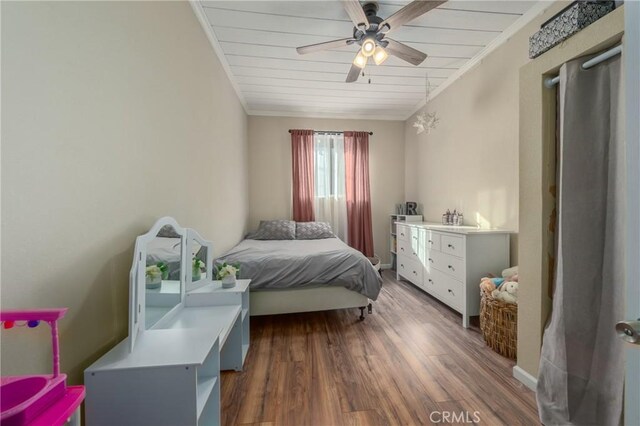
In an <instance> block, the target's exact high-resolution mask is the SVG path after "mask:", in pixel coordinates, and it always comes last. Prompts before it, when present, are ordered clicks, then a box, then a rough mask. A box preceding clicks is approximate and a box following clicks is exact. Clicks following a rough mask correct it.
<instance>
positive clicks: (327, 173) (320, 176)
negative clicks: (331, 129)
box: [313, 133, 347, 242]
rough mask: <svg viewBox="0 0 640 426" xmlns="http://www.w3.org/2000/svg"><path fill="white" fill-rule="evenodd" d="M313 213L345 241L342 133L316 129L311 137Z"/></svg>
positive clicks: (345, 217) (345, 209) (345, 220)
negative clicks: (321, 131) (313, 182)
mask: <svg viewBox="0 0 640 426" xmlns="http://www.w3.org/2000/svg"><path fill="white" fill-rule="evenodd" d="M313 159H314V161H313V168H314V181H315V185H314V203H313V205H314V214H315V218H316V220H317V221H319V222H328V223H329V224H330V225H331V228H332V229H333V233H334V234H335V235H336V236H337V237H338V238H340V239H342V240H343V241H345V242H346V241H347V240H346V238H347V201H346V191H345V169H344V167H345V164H344V135H343V134H342V133H338V134H335V133H333V134H331V133H316V134H315V135H314V137H313Z"/></svg>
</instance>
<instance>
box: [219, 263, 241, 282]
mask: <svg viewBox="0 0 640 426" xmlns="http://www.w3.org/2000/svg"><path fill="white" fill-rule="evenodd" d="M238 272H240V265H238V264H235V265H227V264H226V263H223V264H222V265H218V273H217V278H218V279H219V280H221V279H223V278H224V277H227V276H233V277H235V276H237V275H238Z"/></svg>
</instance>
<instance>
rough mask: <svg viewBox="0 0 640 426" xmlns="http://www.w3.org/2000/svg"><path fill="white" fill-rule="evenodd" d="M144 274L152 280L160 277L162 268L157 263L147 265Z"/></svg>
mask: <svg viewBox="0 0 640 426" xmlns="http://www.w3.org/2000/svg"><path fill="white" fill-rule="evenodd" d="M145 275H146V276H147V277H149V278H150V279H151V280H152V281H153V280H154V279H157V278H162V269H160V267H159V266H158V265H151V266H147V269H146V272H145Z"/></svg>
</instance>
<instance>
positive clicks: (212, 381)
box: [196, 376, 218, 418]
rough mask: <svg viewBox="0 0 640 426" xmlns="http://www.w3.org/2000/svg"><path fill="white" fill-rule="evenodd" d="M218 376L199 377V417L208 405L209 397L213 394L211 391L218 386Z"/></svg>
mask: <svg viewBox="0 0 640 426" xmlns="http://www.w3.org/2000/svg"><path fill="white" fill-rule="evenodd" d="M217 381H218V378H217V377H216V376H210V377H198V383H197V399H196V406H197V407H198V418H200V415H201V414H202V410H204V407H205V406H206V405H207V402H208V401H209V397H210V396H211V392H213V389H214V388H215V387H216V382H217Z"/></svg>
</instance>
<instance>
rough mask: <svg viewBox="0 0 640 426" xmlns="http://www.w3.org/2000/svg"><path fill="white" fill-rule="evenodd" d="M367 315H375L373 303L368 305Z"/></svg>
mask: <svg viewBox="0 0 640 426" xmlns="http://www.w3.org/2000/svg"><path fill="white" fill-rule="evenodd" d="M367 313H368V314H372V313H373V304H372V303H369V304H368V305H367Z"/></svg>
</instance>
